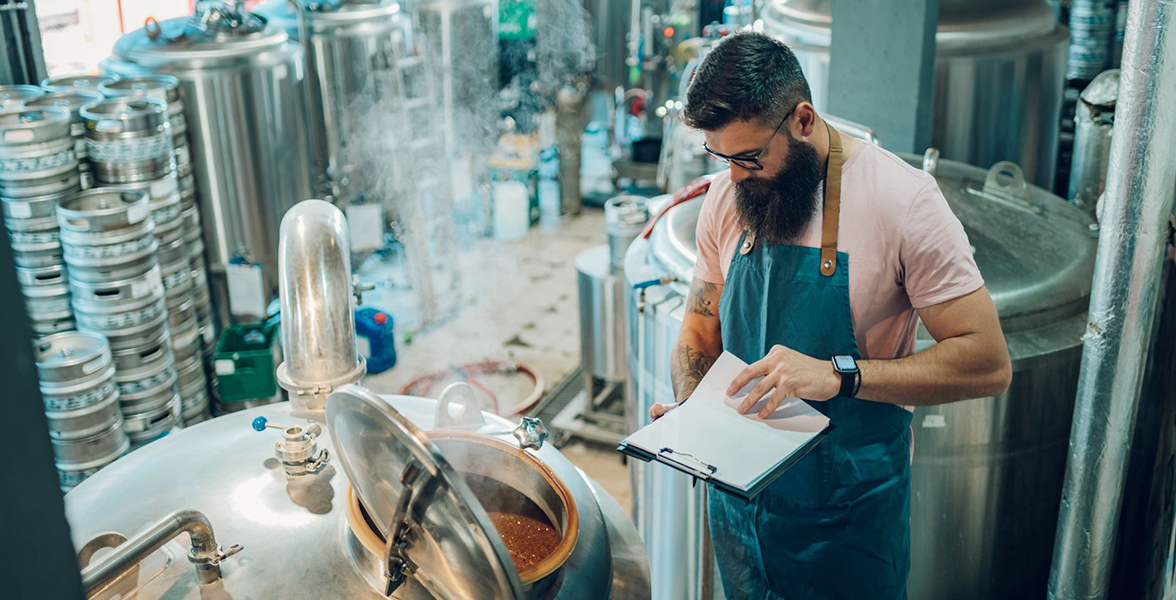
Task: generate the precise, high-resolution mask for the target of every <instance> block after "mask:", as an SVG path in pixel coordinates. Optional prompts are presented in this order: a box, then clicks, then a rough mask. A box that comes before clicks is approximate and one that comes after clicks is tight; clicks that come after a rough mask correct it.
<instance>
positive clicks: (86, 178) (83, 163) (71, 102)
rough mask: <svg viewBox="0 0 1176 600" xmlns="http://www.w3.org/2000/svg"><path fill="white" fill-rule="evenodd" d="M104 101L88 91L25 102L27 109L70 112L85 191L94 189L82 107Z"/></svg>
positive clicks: (52, 95) (70, 125) (51, 95)
mask: <svg viewBox="0 0 1176 600" xmlns="http://www.w3.org/2000/svg"><path fill="white" fill-rule="evenodd" d="M101 99H102V94H99V93H98V92H91V91H87V90H81V89H79V90H69V91H65V92H53V93H51V94H45V95H42V96H37V97H35V98H30V99H28V100H25V102H24V106H25V107H26V108H43V107H55V108H60V109H64V110H66V111H68V112H69V119H70V120H69V134H70V136H72V137H73V140H74V155H76V156H77V158H78V176H79V179H80V182H81V185H82V189H83V190H88V189H90V188H91V187H93V176H92V175H91V173H90V161H89V160H87V159H86V124H85V122H84V121H82V115H81V110H82V107H83V106H85V105H87V104H90V103H91V102H97V101H99V100H101Z"/></svg>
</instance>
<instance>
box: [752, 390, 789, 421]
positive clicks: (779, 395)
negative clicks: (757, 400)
mask: <svg viewBox="0 0 1176 600" xmlns="http://www.w3.org/2000/svg"><path fill="white" fill-rule="evenodd" d="M787 397H788V394H785V393H784V392H783V391H782V390H781V389H780V386H776V391H775V393H773V394H772V397H771V398H769V399H768V401H767V402H766V403H764V407H763V408H761V409H760V411H759V412H758V413H756V416H757V417H759V418H761V419H766V418H768V416H769V415H771V414H772V413H774V412H776V409H777V408H780V404H781V403H782V402H784V399H785V398H787Z"/></svg>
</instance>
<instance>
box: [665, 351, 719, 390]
mask: <svg viewBox="0 0 1176 600" xmlns="http://www.w3.org/2000/svg"><path fill="white" fill-rule="evenodd" d="M715 360H716V357H714V356H707V355H706V354H703V353H702V352H700V351H699V350H698V349H696V348H692V347H690V346H687V345H685V344H678V345H677V346H675V347H674V361H673V364H672V368H671V369H670V372H671V374H672V376H673V383H674V399H675V400H677V401H678V402H681V401H683V400H685V399H687V398H689V397H690V394H693V393H694V388H696V387H698V383H699V382H700V381H702V377H703V376H704V375H706V372H707V371H709V370H710V368H711V366H712V365H714V364H715Z"/></svg>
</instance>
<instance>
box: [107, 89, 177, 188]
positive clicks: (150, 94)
mask: <svg viewBox="0 0 1176 600" xmlns="http://www.w3.org/2000/svg"><path fill="white" fill-rule="evenodd" d="M98 91H100V92H102V94H103V95H105V96H106V97H107V98H156V99H158V100H163V101H164V102H165V103H167V120H168V122H169V123H171V135H172V147H173V152H174V153H175V157H176V165H177V167H178V166H180V165H187V166H188V167H189V169H190V168H191V165H192V159H191V153H190V152H189V151H188V121H187V119H186V118H185V117H184V101H183V100H182V99H181V97H180V80H179V79H176V78H175V77H172V76H171V75H139V76H134V77H126V78H123V79H120V80H118V81H115V82H113V83H109V84H104V85H101V86H98Z"/></svg>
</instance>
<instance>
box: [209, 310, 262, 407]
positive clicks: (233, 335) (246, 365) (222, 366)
mask: <svg viewBox="0 0 1176 600" xmlns="http://www.w3.org/2000/svg"><path fill="white" fill-rule="evenodd" d="M277 340H278V325H277V324H276V323H273V324H251V325H229V326H228V327H226V328H225V330H224V331H223V332H221V337H220V341H219V342H217V344H216V362H215V366H216V379H217V392H218V394H217V395H218V396H219V399H220V401H221V402H241V401H244V400H255V399H258V398H271V397H273V396H274V394H276V393H277V391H278V380H277V377H276V375H275V373H276V369H277V356H278V351H277Z"/></svg>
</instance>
